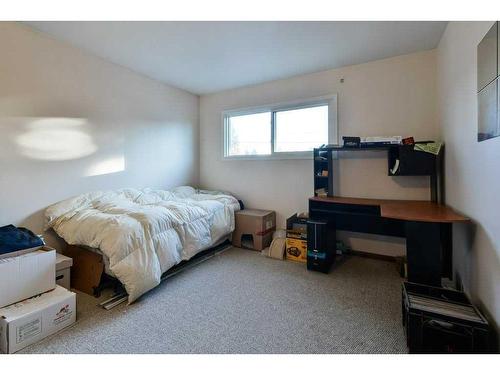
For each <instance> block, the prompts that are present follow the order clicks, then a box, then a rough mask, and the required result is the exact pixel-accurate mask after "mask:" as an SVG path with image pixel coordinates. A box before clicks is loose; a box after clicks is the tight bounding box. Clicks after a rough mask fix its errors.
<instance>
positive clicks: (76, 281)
mask: <svg viewBox="0 0 500 375" xmlns="http://www.w3.org/2000/svg"><path fill="white" fill-rule="evenodd" d="M230 246H231V242H230V241H229V239H225V240H223V241H222V242H221V243H219V244H217V245H215V246H213V247H211V248H209V249H207V250H204V251H201V252H199V253H198V254H196V255H195V256H193V257H192V258H191V259H189V260H183V261H182V262H181V263H179V264H177V265H176V266H174V267H172V268H170V269H169V270H167V271H166V272H165V273H164V274H163V275H162V277H161V281H164V280H166V279H168V278H169V277H172V276H174V275H176V274H178V273H179V272H181V271H184V270H186V269H189V268H191V267H194V266H196V265H198V264H200V263H202V262H204V261H206V260H208V259H210V258H213V257H214V256H216V255H219V254H220V253H222V252H223V251H225V250H227V249H228V248H229V247H230ZM64 254H65V255H67V256H69V257H71V258H73V267H72V269H71V287H72V288H75V289H77V290H79V291H82V292H84V293H86V294H90V295H93V296H94V297H97V298H98V297H100V296H101V293H102V291H103V290H104V289H108V288H112V289H113V290H114V294H113V296H112V297H111V298H109V299H107V300H105V301H103V302H101V303H100V304H99V306H100V307H102V308H104V309H106V310H110V309H112V308H113V307H115V306H118V305H119V304H121V303H123V302H126V301H127V299H128V294H127V293H126V291H125V288H124V287H123V285H122V284H121V283H120V281H119V280H118V279H116V278H115V277H112V276H110V275H108V274H106V273H105V272H104V260H103V256H102V255H101V254H98V253H95V252H93V251H91V250H89V249H88V248H85V247H84V246H75V245H68V244H67V245H66V250H65V251H64Z"/></svg>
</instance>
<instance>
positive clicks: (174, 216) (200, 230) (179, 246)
mask: <svg viewBox="0 0 500 375" xmlns="http://www.w3.org/2000/svg"><path fill="white" fill-rule="evenodd" d="M239 207H240V206H239V203H238V201H237V200H236V198H234V197H232V196H230V195H227V194H222V193H210V194H206V193H200V192H197V191H196V190H195V189H194V188H192V187H189V186H182V187H178V188H175V189H172V190H153V189H141V190H139V189H120V190H114V191H103V192H92V193H87V194H82V195H79V196H77V197H74V198H70V199H67V200H64V201H62V202H59V203H56V204H54V205H52V206H50V207H48V208H47V210H46V211H45V218H46V229H48V228H53V229H54V230H55V231H56V233H57V234H58V235H59V236H60V237H62V238H63V239H64V240H65V241H66V242H67V243H69V244H71V245H85V246H89V247H93V248H98V249H100V250H101V251H102V252H103V253H104V254H105V255H106V256H107V257H108V258H109V268H110V270H111V271H112V272H113V274H114V275H115V276H116V277H117V278H118V279H119V280H120V282H121V283H122V284H123V285H124V287H125V289H126V291H127V293H128V298H129V303H130V302H133V301H134V300H136V299H137V298H138V297H139V296H141V295H142V294H144V293H145V292H147V291H148V290H150V289H152V288H154V287H155V286H157V285H158V284H159V283H160V280H161V275H162V274H163V273H164V272H165V271H167V270H168V269H169V268H171V267H173V266H175V265H176V264H178V263H180V262H181V261H182V260H188V259H190V258H191V257H193V256H194V255H196V254H197V253H198V252H200V251H202V250H204V249H207V248H209V247H211V246H213V245H214V244H215V243H217V242H218V241H219V240H221V239H222V238H223V237H224V236H226V235H228V234H229V233H231V232H232V231H233V230H234V211H237V210H239Z"/></svg>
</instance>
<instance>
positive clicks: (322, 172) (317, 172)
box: [313, 149, 331, 196]
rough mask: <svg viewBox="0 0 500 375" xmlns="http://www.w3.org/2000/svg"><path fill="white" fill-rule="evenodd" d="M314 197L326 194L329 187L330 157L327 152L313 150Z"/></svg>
mask: <svg viewBox="0 0 500 375" xmlns="http://www.w3.org/2000/svg"><path fill="white" fill-rule="evenodd" d="M313 172H314V195H315V196H317V195H319V192H320V191H321V192H323V193H324V194H328V190H329V186H331V155H330V152H329V151H327V150H322V149H314V170H313Z"/></svg>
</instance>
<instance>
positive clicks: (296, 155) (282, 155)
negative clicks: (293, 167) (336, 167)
mask: <svg viewBox="0 0 500 375" xmlns="http://www.w3.org/2000/svg"><path fill="white" fill-rule="evenodd" d="M312 158H313V153H312V151H306V152H276V153H274V154H272V155H242V156H224V157H223V158H222V160H223V161H238V160H240V161H248V160H252V161H269V160H312Z"/></svg>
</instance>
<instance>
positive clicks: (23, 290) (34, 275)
mask: <svg viewBox="0 0 500 375" xmlns="http://www.w3.org/2000/svg"><path fill="white" fill-rule="evenodd" d="M55 287H56V251H55V250H54V249H52V248H49V247H46V246H42V247H40V248H39V249H38V250H34V251H32V252H30V253H27V254H23V255H19V256H15V257H8V258H3V259H0V307H4V306H7V305H10V304H12V303H16V302H18V301H22V300H25V299H26V298H30V297H33V296H36V295H37V294H41V293H45V292H47V291H49V290H52V289H54V288H55Z"/></svg>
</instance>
